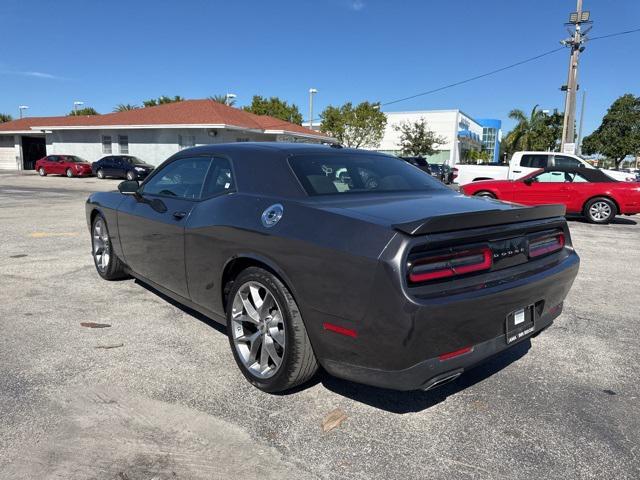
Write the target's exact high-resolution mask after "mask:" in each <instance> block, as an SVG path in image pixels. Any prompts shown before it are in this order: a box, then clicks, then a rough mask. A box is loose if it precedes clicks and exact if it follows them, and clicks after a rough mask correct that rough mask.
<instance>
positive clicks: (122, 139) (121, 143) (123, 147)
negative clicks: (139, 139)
mask: <svg viewBox="0 0 640 480" xmlns="http://www.w3.org/2000/svg"><path fill="white" fill-rule="evenodd" d="M118 149H119V150H120V153H129V136H128V135H118Z"/></svg>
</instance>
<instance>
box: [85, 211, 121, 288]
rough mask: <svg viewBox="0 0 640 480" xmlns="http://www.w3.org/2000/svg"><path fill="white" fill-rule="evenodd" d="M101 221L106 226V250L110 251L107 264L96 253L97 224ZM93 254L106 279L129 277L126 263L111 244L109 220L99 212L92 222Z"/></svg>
mask: <svg viewBox="0 0 640 480" xmlns="http://www.w3.org/2000/svg"><path fill="white" fill-rule="evenodd" d="M98 222H101V225H102V226H103V227H104V235H105V236H106V238H107V239H108V240H107V242H106V247H105V251H106V253H108V261H107V262H106V264H105V265H101V264H100V261H99V260H98V256H97V255H96V244H97V243H98V240H97V239H96V224H97V223H98ZM91 256H92V257H93V263H94V265H95V266H96V270H97V271H98V275H100V276H101V277H102V278H104V279H105V280H120V279H122V278H128V277H129V275H128V274H127V273H126V271H125V266H124V263H123V262H122V261H121V260H120V259H119V258H118V257H117V256H116V255H115V253H113V247H112V244H111V237H110V235H109V228H108V227H107V221H106V220H105V218H104V217H103V216H102V214H100V213H99V214H97V215H96V216H95V218H94V219H93V222H92V224H91Z"/></svg>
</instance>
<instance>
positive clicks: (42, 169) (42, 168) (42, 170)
mask: <svg viewBox="0 0 640 480" xmlns="http://www.w3.org/2000/svg"><path fill="white" fill-rule="evenodd" d="M38 175H40V176H41V177H46V176H47V171H46V170H45V169H44V167H40V168H39V169H38Z"/></svg>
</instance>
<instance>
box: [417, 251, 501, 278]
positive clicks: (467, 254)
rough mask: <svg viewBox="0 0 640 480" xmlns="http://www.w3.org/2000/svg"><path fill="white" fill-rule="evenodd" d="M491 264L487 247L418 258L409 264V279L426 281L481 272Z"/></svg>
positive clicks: (490, 255) (490, 256)
mask: <svg viewBox="0 0 640 480" xmlns="http://www.w3.org/2000/svg"><path fill="white" fill-rule="evenodd" d="M491 265H492V254H491V250H490V249H489V248H487V247H485V248H479V249H474V250H464V251H460V252H455V253H448V254H445V255H438V256H434V257H426V258H419V259H416V260H415V261H412V262H411V264H410V265H409V281H410V282H412V283H419V282H428V281H429V280H437V279H440V278H449V277H455V276H457V275H464V274H467V273H472V272H481V271H483V270H489V269H490V268H491Z"/></svg>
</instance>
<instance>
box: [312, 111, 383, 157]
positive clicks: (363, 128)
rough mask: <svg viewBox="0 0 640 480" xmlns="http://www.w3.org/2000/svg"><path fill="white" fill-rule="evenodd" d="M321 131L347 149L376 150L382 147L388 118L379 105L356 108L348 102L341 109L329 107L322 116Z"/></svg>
mask: <svg viewBox="0 0 640 480" xmlns="http://www.w3.org/2000/svg"><path fill="white" fill-rule="evenodd" d="M320 118H321V119H322V123H321V124H320V130H321V131H322V132H324V133H326V134H328V135H331V136H332V137H334V138H336V139H337V140H338V142H340V143H341V144H342V145H344V146H346V147H355V148H359V147H369V148H376V147H378V145H380V140H382V135H383V134H384V128H385V126H386V125H387V116H386V115H385V114H384V113H382V112H381V111H380V104H379V103H370V102H362V103H360V104H358V105H356V106H355V107H354V106H353V105H352V104H351V102H347V103H345V104H344V105H342V106H341V107H334V106H331V105H329V106H328V107H327V108H325V109H324V111H323V112H322V113H321V114H320Z"/></svg>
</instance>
